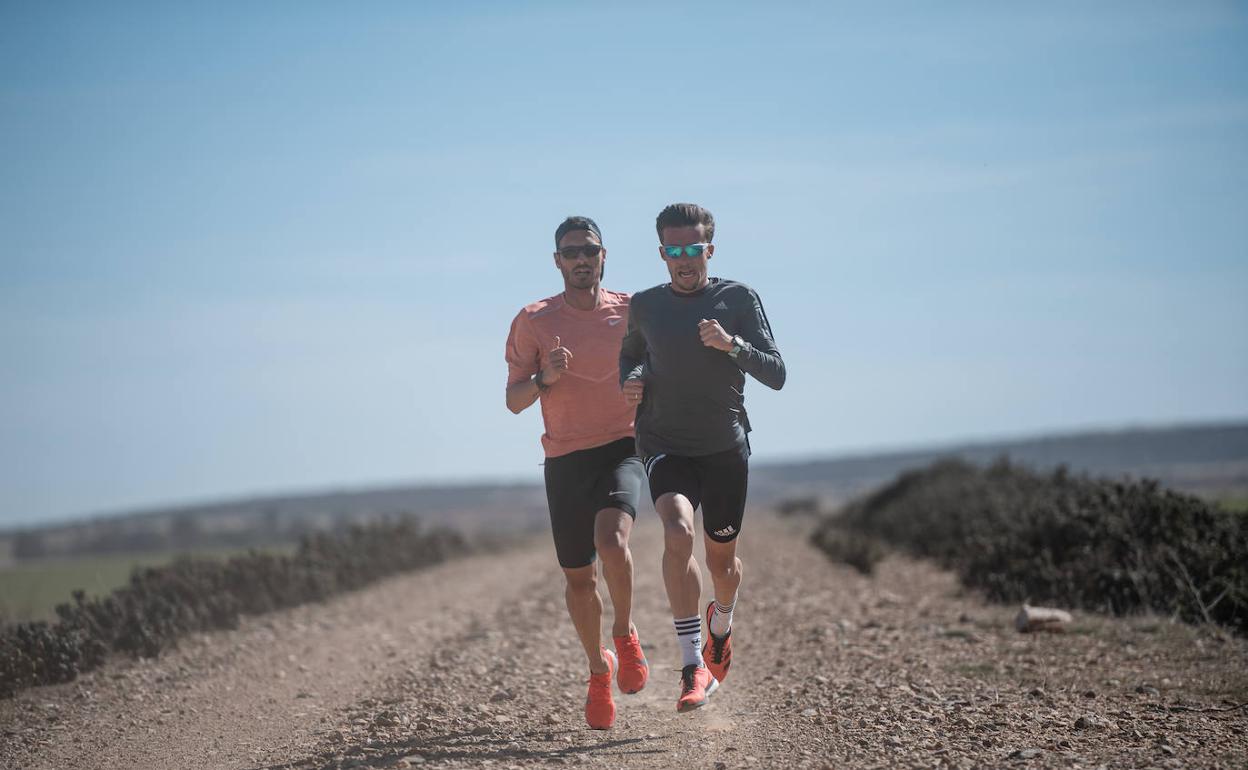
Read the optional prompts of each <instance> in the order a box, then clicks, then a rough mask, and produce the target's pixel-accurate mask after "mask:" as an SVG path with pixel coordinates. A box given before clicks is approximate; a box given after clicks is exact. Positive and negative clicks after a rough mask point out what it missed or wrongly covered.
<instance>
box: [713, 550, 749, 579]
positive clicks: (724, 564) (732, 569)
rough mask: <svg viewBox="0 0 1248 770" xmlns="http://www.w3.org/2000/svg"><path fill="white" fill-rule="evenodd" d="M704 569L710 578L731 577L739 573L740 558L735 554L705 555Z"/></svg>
mask: <svg viewBox="0 0 1248 770" xmlns="http://www.w3.org/2000/svg"><path fill="white" fill-rule="evenodd" d="M706 569H707V571H708V572H710V573H711V577H712V578H719V579H732V578H735V577H737V576H739V575H740V574H741V560H740V559H738V558H737V557H735V556H727V557H725V556H718V557H715V556H711V554H710V553H709V552H708V553H707V555H706Z"/></svg>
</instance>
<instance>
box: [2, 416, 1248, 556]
mask: <svg viewBox="0 0 1248 770" xmlns="http://www.w3.org/2000/svg"><path fill="white" fill-rule="evenodd" d="M949 455H954V456H958V457H962V458H965V459H967V460H969V461H971V462H974V463H979V464H983V463H988V462H991V461H992V460H993V459H995V458H997V457H999V456H1001V455H1008V456H1009V457H1011V458H1012V459H1013V460H1015V461H1018V462H1021V463H1024V464H1028V465H1031V466H1033V467H1035V468H1037V469H1045V468H1051V467H1055V466H1057V465H1059V464H1065V465H1067V466H1068V467H1070V468H1071V469H1072V470H1075V471H1084V472H1087V473H1090V474H1093V475H1103V476H1122V475H1132V476H1148V477H1152V478H1156V479H1158V480H1160V481H1161V482H1162V483H1164V484H1166V485H1167V486H1171V487H1174V488H1177V489H1182V490H1186V491H1190V492H1193V493H1196V494H1201V495H1205V496H1210V497H1218V496H1241V497H1242V496H1248V422H1237V423H1224V424H1214V425H1189V426H1178V427H1166V428H1149V429H1131V430H1121V431H1101V432H1089V433H1078V434H1070V435H1058V436H1044V437H1038V438H1028V439H1021V440H1016V441H995V442H984V443H972V444H965V445H958V446H944V447H931V448H926V449H915V450H909V451H898V452H885V453H878V454H870V455H854V456H846V457H838V458H827V459H811V460H801V461H788V462H779V463H760V464H758V465H757V466H755V468H754V469H753V470H752V471H751V474H750V502H751V505H754V506H759V507H762V506H769V505H774V504H775V503H777V502H779V501H781V500H785V499H789V498H794V497H819V498H821V499H822V500H823V502H824V503H826V504H836V503H839V502H843V501H844V500H846V499H848V498H849V497H852V496H854V495H857V494H860V493H862V492H864V491H866V490H868V489H870V488H872V487H875V486H878V485H880V484H883V483H886V482H888V481H889V480H891V479H892V478H894V477H895V476H896V475H897V474H898V473H899V472H901V471H903V470H905V469H907V468H913V467H918V466H923V465H926V464H928V463H929V462H931V461H932V460H933V459H935V458H937V457H941V456H949ZM394 514H416V515H419V516H421V517H422V518H423V519H424V520H425V521H427V522H430V523H437V524H449V525H453V526H456V527H459V528H461V529H463V530H466V531H470V532H471V531H478V530H498V529H507V530H514V529H537V528H542V527H544V526H545V523H546V521H547V512H546V500H545V493H544V491H543V489H542V487H541V486H540V484H538V483H534V484H473V485H437V486H404V487H393V488H386V489H374V490H360V491H350V490H348V491H336V492H328V493H315V494H301V495H285V496H273V497H262V498H252V499H244V500H234V501H225V502H220V503H215V504H209V505H197V506H183V507H178V508H168V509H160V510H149V511H140V512H135V513H130V514H119V515H114V516H107V517H99V518H94V519H89V520H85V521H80V522H75V523H70V524H58V525H55V526H50V527H46V528H37V529H26V530H21V531H15V532H7V533H0V562H4V561H12V560H14V559H31V558H47V557H60V556H76V555H83V554H89V553H90V554H96V553H133V552H142V551H156V550H170V549H190V548H204V547H216V546H222V545H231V546H248V545H264V544H272V543H283V542H291V541H293V540H295V539H297V538H298V537H299V536H300V535H302V534H304V533H306V532H308V531H312V530H323V529H334V528H339V527H342V526H346V525H349V524H350V523H352V522H357V521H365V520H370V519H375V518H378V517H382V516H387V515H394Z"/></svg>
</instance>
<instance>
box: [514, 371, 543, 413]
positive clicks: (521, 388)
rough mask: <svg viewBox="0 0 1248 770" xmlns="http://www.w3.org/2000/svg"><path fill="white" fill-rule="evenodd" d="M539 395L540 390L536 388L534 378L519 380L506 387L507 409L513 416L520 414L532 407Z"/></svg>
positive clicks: (540, 393)
mask: <svg viewBox="0 0 1248 770" xmlns="http://www.w3.org/2000/svg"><path fill="white" fill-rule="evenodd" d="M541 395H542V389H541V388H539V387H538V386H537V379H536V378H535V377H530V378H529V379H527V380H521V381H520V382H517V383H514V384H512V385H508V386H507V408H508V409H510V410H511V412H512V413H513V414H520V413H521V412H523V411H524V410H525V409H528V408H529V407H530V406H533V402H534V401H537V399H538V397H539V396H541Z"/></svg>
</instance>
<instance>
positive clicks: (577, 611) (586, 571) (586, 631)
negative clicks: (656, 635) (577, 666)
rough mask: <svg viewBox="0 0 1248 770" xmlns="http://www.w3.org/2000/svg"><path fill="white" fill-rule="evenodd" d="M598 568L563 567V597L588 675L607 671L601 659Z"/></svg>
mask: <svg viewBox="0 0 1248 770" xmlns="http://www.w3.org/2000/svg"><path fill="white" fill-rule="evenodd" d="M597 569H598V565H596V564H589V565H587V566H585V567H575V568H572V569H568V568H566V567H565V568H564V570H563V576H564V579H565V580H566V582H567V585H566V586H565V588H564V592H563V595H564V598H565V599H566V600H567V603H568V615H569V616H571V618H572V625H573V626H575V627H576V635H577V636H578V637H580V640H581V646H582V647H584V648H585V657H586V659H587V660H588V661H589V672H590V673H591V674H605V673H606V672H607V671H608V670H610V669H609V667H608V666H607V661H606V659H604V658H603V657H602V597H601V596H599V595H598V576H597V574H596V573H597Z"/></svg>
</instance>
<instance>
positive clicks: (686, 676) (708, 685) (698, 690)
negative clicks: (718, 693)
mask: <svg viewBox="0 0 1248 770" xmlns="http://www.w3.org/2000/svg"><path fill="white" fill-rule="evenodd" d="M718 687H719V682H717V681H715V677H713V676H711V672H710V671H708V670H707V668H706V666H695V665H694V664H692V663H690V664H689V665H687V666H685V667H684V668H682V669H681V670H680V700H678V701H676V710H677V711H692V710H693V709H696V708H698V707H699V706H705V705H706V701H707V700H708V699H709V698H710V697H711V693H713V692H715V690H716V689H717V688H718Z"/></svg>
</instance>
